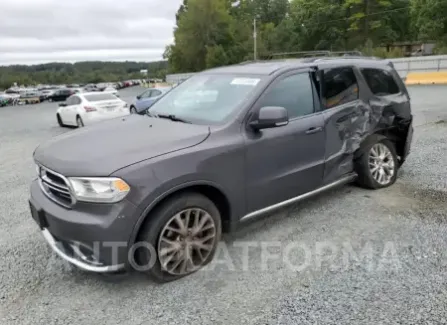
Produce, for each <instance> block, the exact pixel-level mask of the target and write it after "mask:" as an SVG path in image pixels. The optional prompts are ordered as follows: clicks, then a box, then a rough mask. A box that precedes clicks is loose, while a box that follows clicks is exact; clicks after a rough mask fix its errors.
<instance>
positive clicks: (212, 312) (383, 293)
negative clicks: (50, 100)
mask: <svg viewBox="0 0 447 325" xmlns="http://www.w3.org/2000/svg"><path fill="white" fill-rule="evenodd" d="M446 89H447V88H445V87H415V88H411V89H410V91H411V94H412V98H413V105H414V106H413V110H414V114H415V118H416V124H417V125H418V127H417V128H416V131H415V139H414V145H413V150H412V154H411V156H410V157H409V159H408V161H407V162H406V164H405V166H404V168H403V169H402V170H401V177H400V178H399V180H398V182H397V183H396V184H395V185H394V186H393V187H391V188H388V189H385V190H381V191H366V190H362V189H359V188H357V187H354V186H346V187H344V188H342V189H339V190H336V191H332V192H329V193H325V194H322V195H320V196H319V197H317V198H314V199H312V200H309V201H307V202H304V203H301V204H299V205H297V206H295V207H291V208H289V209H287V210H285V211H282V212H279V213H277V214H276V215H273V216H271V217H269V218H263V219H262V220H259V221H257V222H255V223H252V224H250V225H248V226H246V227H244V228H243V229H241V230H239V231H238V232H236V233H233V234H231V235H226V236H225V240H224V241H223V242H222V245H221V246H220V249H219V251H218V256H217V257H216V259H215V262H214V263H213V264H211V265H210V266H209V267H208V268H207V269H206V270H203V271H201V272H199V273H197V274H195V275H192V276H189V277H187V278H185V279H182V280H180V281H177V282H174V283H169V284H166V285H156V284H154V283H152V282H149V281H147V279H146V278H145V277H144V276H142V275H139V274H131V275H129V276H124V277H105V276H100V275H95V274H89V273H85V272H81V271H79V270H77V269H74V268H72V267H70V266H68V265H67V264H66V263H64V262H63V261H61V260H60V259H59V258H57V257H55V256H54V255H53V254H51V252H50V250H49V248H48V247H47V244H46V243H45V242H44V240H43V238H42V237H41V235H40V233H39V231H38V229H37V226H36V225H35V223H34V222H33V221H32V220H31V217H30V215H29V211H28V205H27V198H28V186H29V183H30V181H31V179H32V178H33V177H34V167H33V163H32V159H31V154H32V151H33V150H34V148H35V147H36V146H37V145H38V144H39V143H40V142H42V141H43V140H45V139H48V138H49V137H51V136H54V135H56V134H59V133H62V132H69V131H70V130H69V129H60V128H58V127H57V126H56V121H55V117H54V115H55V114H54V113H55V110H56V106H55V104H39V105H33V106H26V107H17V108H2V109H0V180H1V181H2V183H3V185H4V186H3V188H4V189H7V190H2V193H1V194H2V195H1V200H0V256H1V259H0V324H2V325H3V324H5V325H9V324H33V325H35V324H45V325H49V324H79V325H83V324H85V325H90V324H105V323H107V324H110V325H113V324H132V325H134V324H137V325H138V324H259V325H260V324H440V323H446V322H447V310H446V309H447V307H446V306H447V280H446V277H445V270H446V264H447V253H446V252H445V248H446V247H447V246H446V244H447V238H446V227H447V177H446V170H447V155H446V154H445V153H446V152H447V141H446V140H447V123H445V122H444V123H441V122H437V121H440V120H442V119H445V120H447V108H446V107H445V104H444V103H445V102H446V100H447V92H446V91H445V90H446ZM140 90H141V89H131V90H125V91H123V93H122V98H124V99H127V100H131V99H132V98H133V97H134V96H135V94H137V93H138V92H139V91H140ZM241 246H246V247H248V246H253V247H251V248H250V249H249V250H248V253H247V254H245V253H246V252H244V249H243V248H242V247H241ZM244 256H246V258H244Z"/></svg>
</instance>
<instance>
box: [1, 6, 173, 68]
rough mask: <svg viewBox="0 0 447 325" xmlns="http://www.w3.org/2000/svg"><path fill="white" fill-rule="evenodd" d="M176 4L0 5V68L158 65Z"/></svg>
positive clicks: (169, 35) (168, 38)
mask: <svg viewBox="0 0 447 325" xmlns="http://www.w3.org/2000/svg"><path fill="white" fill-rule="evenodd" d="M181 2H182V0H14V1H6V0H5V1H1V3H0V15H1V18H0V65H11V64H38V63H46V62H76V61H93V60H101V61H125V60H129V61H155V60H159V59H161V58H162V54H163V52H164V49H165V47H166V45H169V44H171V43H172V42H173V28H174V25H175V13H176V12H177V10H178V8H179V6H180V4H181Z"/></svg>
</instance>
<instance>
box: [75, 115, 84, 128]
mask: <svg viewBox="0 0 447 325" xmlns="http://www.w3.org/2000/svg"><path fill="white" fill-rule="evenodd" d="M76 125H77V127H78V128H82V127H84V121H83V120H82V118H81V117H80V116H79V115H78V116H76Z"/></svg>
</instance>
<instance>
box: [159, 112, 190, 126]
mask: <svg viewBox="0 0 447 325" xmlns="http://www.w3.org/2000/svg"><path fill="white" fill-rule="evenodd" d="M154 115H155V116H156V117H159V118H165V119H168V120H171V121H174V122H182V123H188V124H192V123H191V122H190V121H187V120H184V119H182V118H181V117H177V116H175V115H174V114H154Z"/></svg>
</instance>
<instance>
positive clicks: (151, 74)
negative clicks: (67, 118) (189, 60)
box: [0, 61, 168, 89]
mask: <svg viewBox="0 0 447 325" xmlns="http://www.w3.org/2000/svg"><path fill="white" fill-rule="evenodd" d="M167 65H168V63H167V62H166V61H157V62H131V61H126V62H101V61H90V62H77V63H73V64H71V63H47V64H37V65H31V66H29V65H11V66H0V89H6V88H9V87H11V86H12V85H13V84H14V83H17V84H18V85H37V84H77V83H100V82H116V81H123V80H129V79H142V78H144V76H143V75H142V74H141V73H140V71H141V70H147V72H148V73H147V77H148V78H157V79H158V78H161V79H163V78H164V77H165V74H166V70H167Z"/></svg>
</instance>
